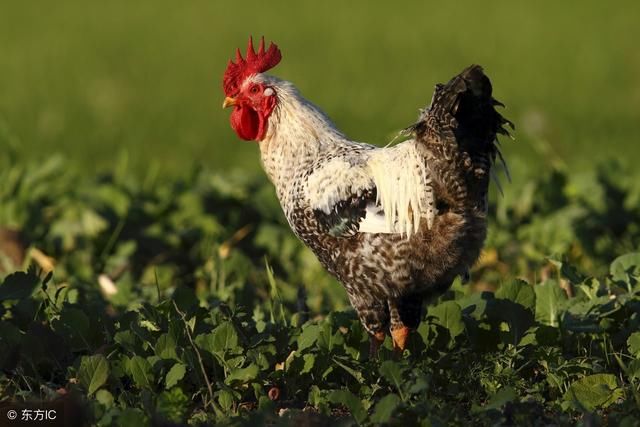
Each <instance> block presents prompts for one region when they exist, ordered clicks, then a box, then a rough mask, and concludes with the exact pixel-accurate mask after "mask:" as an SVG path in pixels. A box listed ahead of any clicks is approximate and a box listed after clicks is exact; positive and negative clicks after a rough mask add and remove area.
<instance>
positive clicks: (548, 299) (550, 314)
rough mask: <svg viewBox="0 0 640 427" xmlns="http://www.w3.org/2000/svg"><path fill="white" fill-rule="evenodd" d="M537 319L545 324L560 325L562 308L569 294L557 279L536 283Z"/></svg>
mask: <svg viewBox="0 0 640 427" xmlns="http://www.w3.org/2000/svg"><path fill="white" fill-rule="evenodd" d="M533 289H534V290H535V292H536V320H537V321H539V322H540V323H543V324H545V325H549V326H553V327H558V325H559V317H560V313H561V308H562V307H563V306H564V304H565V301H566V300H567V294H566V293H565V292H564V290H562V288H560V286H559V285H558V283H557V282H556V281H555V280H547V281H546V282H543V283H540V284H538V285H535V286H534V287H533Z"/></svg>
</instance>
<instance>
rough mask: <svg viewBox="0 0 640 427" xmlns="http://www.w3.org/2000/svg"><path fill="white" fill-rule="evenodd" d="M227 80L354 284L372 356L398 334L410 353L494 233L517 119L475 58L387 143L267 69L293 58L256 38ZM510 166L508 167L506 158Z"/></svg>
mask: <svg viewBox="0 0 640 427" xmlns="http://www.w3.org/2000/svg"><path fill="white" fill-rule="evenodd" d="M245 56H246V58H243V57H242V54H241V53H240V50H239V49H238V50H237V51H236V59H235V62H234V61H231V60H230V61H229V63H228V65H227V68H226V71H225V73H224V77H223V89H224V92H225V95H226V97H225V100H224V103H223V107H233V111H232V113H231V127H232V128H233V130H234V131H235V132H236V134H237V135H238V136H239V137H240V138H241V139H244V140H248V141H256V142H257V143H258V145H259V147H260V156H261V160H262V165H263V167H264V170H265V172H266V174H267V175H268V177H269V179H270V181H271V182H272V183H273V185H274V186H275V189H276V193H277V196H278V199H279V201H280V204H281V206H282V209H283V211H284V214H285V216H286V218H287V220H288V222H289V225H290V226H291V229H292V230H293V232H294V233H295V234H296V235H297V236H298V238H300V240H302V242H304V243H305V244H306V245H307V246H308V247H309V248H311V250H312V251H313V252H314V253H315V255H316V256H317V258H318V259H319V261H320V263H321V264H322V265H323V266H324V267H325V268H326V269H327V270H328V271H329V273H331V274H332V275H333V276H335V277H336V278H337V279H338V280H339V281H340V282H341V283H342V284H343V285H344V287H345V289H346V291H347V295H348V297H349V301H350V303H351V305H352V306H353V307H354V309H355V310H356V312H357V315H358V317H359V319H360V321H361V322H362V324H363V326H364V328H365V329H366V330H367V332H368V333H369V334H370V342H371V352H372V355H373V357H375V354H376V353H377V349H378V348H379V346H380V345H381V343H382V342H383V341H384V339H385V337H386V333H387V331H389V332H390V334H391V337H392V341H393V347H394V349H395V350H396V351H397V352H402V351H403V350H404V349H405V347H406V345H407V338H408V336H409V333H410V331H411V330H413V329H415V328H416V327H417V326H418V324H419V322H420V319H421V317H422V308H423V302H424V301H425V300H428V299H429V298H432V297H434V296H437V295H439V294H441V293H442V292H444V291H446V290H447V289H448V288H449V287H450V285H451V283H452V282H453V280H454V279H455V278H456V277H457V276H463V277H464V276H467V275H468V271H469V268H470V267H471V266H472V265H473V264H474V262H475V261H476V260H477V258H478V256H479V254H480V250H481V248H482V245H483V243H484V240H485V236H486V232H487V207H488V200H487V193H488V187H489V181H490V176H491V167H492V165H493V164H494V162H495V161H496V159H497V158H499V159H500V160H501V161H502V163H504V159H503V158H502V155H501V154H500V151H499V149H498V146H497V144H498V142H497V139H496V134H498V133H501V134H508V132H507V130H506V128H505V125H510V126H511V127H513V125H512V124H511V122H509V121H508V120H506V119H505V118H503V117H502V116H501V115H500V114H499V113H498V112H497V111H496V110H495V108H494V107H495V106H496V105H502V104H500V103H499V102H498V101H496V100H495V99H493V98H492V95H491V92H492V87H491V82H490V81H489V79H488V78H487V77H486V75H485V74H484V73H483V71H482V68H481V67H480V66H477V65H472V66H470V67H468V68H466V69H465V70H464V71H462V73H460V74H459V75H457V76H455V77H454V78H453V79H451V80H450V81H449V82H448V83H447V84H445V85H441V84H439V85H437V86H436V88H435V93H434V95H433V98H432V101H431V105H430V106H429V107H428V108H427V109H425V110H422V111H421V114H420V116H419V118H418V121H417V122H416V123H415V124H413V125H412V126H409V127H408V128H406V129H405V130H404V131H403V134H404V135H405V136H406V137H407V140H405V141H404V142H401V143H399V144H396V145H393V146H388V147H384V148H381V147H377V146H374V145H370V144H365V143H361V142H355V141H352V140H350V139H349V138H347V137H346V136H345V135H344V134H343V133H342V132H340V131H339V130H338V129H336V127H335V126H334V124H333V123H332V122H331V120H330V119H329V118H328V117H327V116H326V115H325V114H324V113H323V112H322V111H321V110H320V109H319V108H318V107H316V106H315V105H313V104H312V103H311V102H309V101H307V100H306V99H305V98H303V97H302V95H300V93H299V92H298V90H297V89H296V88H295V86H294V85H293V84H291V83H289V82H287V81H284V80H281V79H279V78H277V77H273V76H270V75H266V74H264V72H265V71H267V70H269V69H271V68H273V67H274V66H276V65H277V64H278V63H279V62H280V60H281V58H282V55H281V53H280V50H279V49H278V47H277V46H276V45H275V44H273V43H271V44H270V45H269V48H268V49H266V50H265V44H264V38H262V40H261V41H260V46H259V48H258V51H257V52H256V51H255V49H254V46H253V41H252V39H251V38H250V39H249V44H248V47H247V53H246V55H245ZM505 169H506V165H505Z"/></svg>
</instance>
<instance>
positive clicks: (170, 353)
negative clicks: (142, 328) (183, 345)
mask: <svg viewBox="0 0 640 427" xmlns="http://www.w3.org/2000/svg"><path fill="white" fill-rule="evenodd" d="M155 350H156V355H158V357H160V358H161V359H177V358H178V355H177V354H176V343H175V341H174V339H173V337H172V336H171V335H169V334H162V335H160V337H159V338H158V341H156V348H155Z"/></svg>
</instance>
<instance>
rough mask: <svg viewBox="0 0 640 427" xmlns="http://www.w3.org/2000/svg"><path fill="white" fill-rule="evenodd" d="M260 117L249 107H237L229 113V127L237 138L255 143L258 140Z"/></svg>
mask: <svg viewBox="0 0 640 427" xmlns="http://www.w3.org/2000/svg"><path fill="white" fill-rule="evenodd" d="M260 122H261V120H260V116H259V115H258V113H257V112H256V111H255V110H254V109H253V108H251V107H248V106H246V105H239V106H237V107H236V108H235V109H234V110H233V112H232V113H231V127H232V128H233V129H234V130H235V131H236V133H237V134H238V136H239V137H240V138H242V139H244V140H245V141H255V140H257V139H258V136H260V135H259V133H261V132H260V129H261V128H262V126H260V124H261V123H260Z"/></svg>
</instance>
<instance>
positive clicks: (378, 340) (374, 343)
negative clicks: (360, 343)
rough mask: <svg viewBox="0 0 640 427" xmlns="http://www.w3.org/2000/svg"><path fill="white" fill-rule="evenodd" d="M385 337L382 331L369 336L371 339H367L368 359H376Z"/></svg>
mask: <svg viewBox="0 0 640 427" xmlns="http://www.w3.org/2000/svg"><path fill="white" fill-rule="evenodd" d="M385 337H386V335H385V333H384V331H379V332H376V333H375V334H373V335H371V337H370V338H369V358H371V359H377V358H378V350H379V349H380V346H382V343H383V342H384V339H385Z"/></svg>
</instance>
